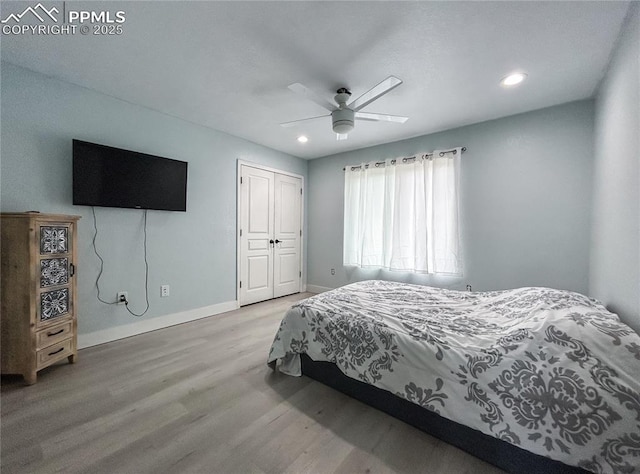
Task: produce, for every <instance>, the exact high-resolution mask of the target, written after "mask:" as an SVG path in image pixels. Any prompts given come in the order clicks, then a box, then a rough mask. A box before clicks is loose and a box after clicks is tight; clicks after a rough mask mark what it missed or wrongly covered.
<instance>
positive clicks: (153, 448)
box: [0, 294, 502, 474]
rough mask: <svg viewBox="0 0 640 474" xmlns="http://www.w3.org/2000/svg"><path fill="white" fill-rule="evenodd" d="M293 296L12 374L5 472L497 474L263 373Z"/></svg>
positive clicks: (335, 398)
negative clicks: (34, 379)
mask: <svg viewBox="0 0 640 474" xmlns="http://www.w3.org/2000/svg"><path fill="white" fill-rule="evenodd" d="M305 296H309V295H308V294H306V295H292V296H289V297H284V298H279V299H276V300H273V301H269V302H265V303H259V304H255V305H251V306H248V307H244V308H241V309H239V310H237V311H232V312H229V313H225V314H220V315H216V316H212V317H209V318H205V319H201V320H198V321H194V322H190V323H186V324H182V325H179V326H174V327H171V328H167V329H162V330H159V331H154V332H151V333H147V334H143V335H140V336H135V337H131V338H128V339H123V340H120V341H116V342H112V343H109V344H103V345H101V346H96V347H91V348H87V349H83V350H81V351H80V353H79V356H78V362H77V363H76V364H74V365H69V364H65V363H61V364H57V365H55V366H53V367H50V368H48V369H45V370H43V371H41V372H39V373H38V383H37V384H35V385H32V386H24V384H23V382H22V379H21V378H18V377H3V378H2V391H1V411H2V419H1V434H2V438H1V443H2V448H1V466H0V467H1V469H2V473H3V474H8V473H53V472H64V473H77V472H86V473H118V474H120V473H122V474H128V473H132V474H135V473H153V474H159V473H165V472H166V473H186V472H198V473H236V472H237V473H263V472H264V473H280V472H287V473H305V472H309V473H325V472H326V473H334V472H335V473H360V472H361V473H389V472H415V473H464V472H468V473H486V474H489V473H500V472H502V471H500V470H499V469H497V468H495V467H493V466H491V465H489V464H486V463H484V462H482V461H480V460H478V459H476V458H474V457H472V456H470V455H468V454H466V453H464V452H463V451H460V450H458V449H456V448H454V447H452V446H450V445H447V444H445V443H443V442H441V441H438V440H436V439H435V438H432V437H431V436H429V435H427V434H425V433H422V432H420V431H418V430H416V429H414V428H412V427H410V426H409V425H406V424H405V423H402V422H400V421H398V420H396V419H394V418H392V417H390V416H388V415H386V414H384V413H382V412H380V411H378V410H375V409H373V408H370V407H368V406H366V405H364V404H362V403H360V402H358V401H356V400H354V399H352V398H350V397H348V396H346V395H343V394H341V393H339V392H337V391H335V390H332V389H330V388H328V387H326V386H324V385H322V384H320V383H318V382H315V381H312V380H311V379H308V378H307V377H288V376H285V375H282V374H279V373H273V372H272V371H271V370H270V369H269V368H268V367H267V366H266V364H265V362H266V357H267V354H268V352H269V347H270V345H271V342H272V339H273V336H274V335H275V332H276V329H277V328H278V324H279V322H280V320H281V318H282V315H283V314H284V312H285V311H286V309H287V308H288V307H289V306H290V305H291V304H292V302H294V301H296V300H298V299H300V298H302V297H305Z"/></svg>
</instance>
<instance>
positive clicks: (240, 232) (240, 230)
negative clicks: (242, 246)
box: [240, 229, 242, 237]
mask: <svg viewBox="0 0 640 474" xmlns="http://www.w3.org/2000/svg"><path fill="white" fill-rule="evenodd" d="M240 237H242V229H240Z"/></svg>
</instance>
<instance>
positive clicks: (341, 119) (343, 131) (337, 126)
mask: <svg viewBox="0 0 640 474" xmlns="http://www.w3.org/2000/svg"><path fill="white" fill-rule="evenodd" d="M400 84H402V81H401V80H400V79H398V78H397V77H394V76H389V77H388V78H386V79H385V80H384V81H382V82H381V83H379V84H378V85H376V86H375V87H372V88H371V89H369V90H368V91H367V92H365V93H364V94H362V95H361V96H360V97H358V98H357V99H356V100H354V101H352V102H351V103H350V104H349V105H347V101H348V100H349V99H350V98H351V92H350V91H349V89H347V88H345V87H341V88H340V89H338V90H337V91H336V95H335V97H334V100H335V102H336V104H338V106H337V107H336V106H335V105H333V104H331V103H330V102H329V101H327V100H325V99H323V98H322V97H321V96H319V95H318V94H316V93H315V92H313V91H312V90H311V89H309V88H307V87H305V86H303V85H302V84H299V83H295V84H291V85H290V86H289V89H290V90H291V91H293V92H295V93H297V94H300V95H304V96H305V97H306V98H307V99H309V100H311V101H312V102H315V103H316V104H318V105H320V106H321V107H323V108H325V109H327V110H328V111H329V112H331V114H330V115H331V128H332V129H333V131H334V132H335V133H336V138H337V139H338V140H345V139H346V138H347V134H348V133H349V132H350V131H351V130H353V128H354V127H355V119H356V118H359V119H362V120H367V121H373V122H395V123H404V122H406V121H407V117H401V116H397V115H387V114H374V113H367V112H359V110H360V109H362V108H364V107H366V106H367V105H369V104H370V103H371V102H373V101H374V100H376V99H378V98H380V97H382V96H383V95H384V94H386V93H387V92H389V91H391V90H392V89H395V88H396V87H398V86H399V85H400ZM323 117H326V116H321V117H311V118H307V119H302V120H294V121H292V122H284V123H281V124H280V125H281V126H283V127H291V126H294V125H297V124H299V123H303V122H307V121H309V120H315V119H318V118H323Z"/></svg>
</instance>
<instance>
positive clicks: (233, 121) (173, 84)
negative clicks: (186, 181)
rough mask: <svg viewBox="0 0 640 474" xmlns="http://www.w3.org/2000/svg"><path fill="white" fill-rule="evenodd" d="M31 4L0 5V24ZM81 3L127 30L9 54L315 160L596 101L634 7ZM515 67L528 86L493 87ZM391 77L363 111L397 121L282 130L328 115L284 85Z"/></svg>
mask: <svg viewBox="0 0 640 474" xmlns="http://www.w3.org/2000/svg"><path fill="white" fill-rule="evenodd" d="M30 3H35V2H30ZM30 3H27V5H28V4H30ZM56 3H58V4H60V6H61V2H49V4H50V5H51V4H56ZM24 6H25V3H22V4H20V5H18V6H16V5H15V4H12V3H8V2H3V5H2V11H1V13H2V18H6V16H7V14H8V13H11V12H14V11H21V10H22V9H24ZM81 6H84V8H85V9H88V10H90V9H93V10H98V9H105V10H107V9H108V10H111V11H112V12H115V11H117V10H123V11H125V13H126V22H125V23H124V24H123V30H124V34H122V35H121V36H112V37H93V36H90V35H89V36H82V35H74V36H31V35H21V36H9V35H3V38H2V44H1V47H2V59H3V60H6V61H9V62H11V63H14V64H18V65H21V66H24V67H27V68H30V69H33V70H35V71H39V72H41V73H44V74H47V75H50V76H53V77H57V78H60V79H62V80H65V81H69V82H72V83H74V84H78V85H81V86H84V87H88V88H90V89H94V90H96V91H99V92H102V93H105V94H108V95H111V96H114V97H118V98H121V99H124V100H126V101H129V102H132V103H135V104H140V105H143V106H146V107H149V108H152V109H155V110H158V111H160V112H163V113H166V114H169V115H172V116H175V117H180V118H182V119H185V120H188V121H190V122H194V123H197V124H202V125H205V126H207V127H211V128H214V129H217V130H222V131H224V132H227V133H230V134H232V135H236V136H238V137H242V138H245V139H247V140H251V141H253V142H256V143H260V144H262V145H266V146H268V147H271V148H274V149H276V150H281V151H283V152H286V153H290V154H292V155H295V156H299V157H302V158H317V157H320V156H325V155H329V154H333V153H339V152H343V151H348V150H353V149H357V148H362V147H367V146H372V145H376V144H380V143H386V142H391V141H396V140H401V139H405V138H409V137H413V136H418V135H424V134H427V133H432V132H436V131H440V130H445V129H450V128H454V127H458V126H461V125H466V124H471V123H476V122H481V121H485V120H489V119H493V118H498V117H504V116H508V115H512V114H516V113H520V112H525V111H529V110H534V109H539V108H543V107H547V106H551V105H555V104H560V103H564V102H569V101H573V100H579V99H584V98H588V97H592V96H593V94H594V92H595V90H596V88H597V85H598V83H599V81H600V80H601V78H602V77H603V75H604V71H605V69H606V66H607V64H608V60H609V55H610V54H611V51H612V49H613V47H614V44H615V41H616V38H617V36H618V33H619V31H620V28H621V25H622V22H623V19H624V16H625V13H626V11H627V9H628V6H629V3H628V2H525V1H522V2H520V1H518V2H515V1H514V2H426V1H425V2H415V1H412V2H391V1H385V2H364V1H359V2H324V1H310V2H283V1H263V2H187V1H184V2H94V3H79V2H67V3H66V8H67V9H70V8H75V9H80V7H81ZM516 69H518V70H523V71H526V72H527V73H528V74H529V78H528V80H527V81H526V82H525V83H524V84H523V85H522V86H521V87H519V88H516V89H509V90H505V89H503V88H501V87H499V85H498V82H499V80H500V79H501V78H502V77H503V76H504V75H506V74H507V73H508V72H510V71H512V70H516ZM389 75H395V76H397V77H399V78H400V79H402V80H403V81H404V84H402V85H401V86H400V87H398V88H396V89H395V90H393V91H391V92H390V93H389V94H387V95H386V96H384V97H382V98H381V99H380V100H378V101H376V102H374V103H373V104H371V105H369V106H368V107H366V108H365V109H363V111H364V112H378V113H388V114H393V115H406V116H408V117H410V118H409V120H408V121H407V122H406V123H405V124H402V125H401V124H395V123H376V122H356V128H355V130H353V132H351V133H350V134H349V139H348V140H346V141H336V139H335V134H334V133H333V132H332V131H331V121H330V119H329V118H327V119H326V120H320V121H316V122H314V123H308V124H306V125H304V126H300V127H297V128H282V127H280V126H279V123H280V122H286V121H291V120H296V119H301V118H306V117H311V116H316V115H323V114H324V113H327V112H325V111H324V110H323V109H322V108H321V107H319V106H318V105H316V104H314V103H313V102H309V101H307V100H305V99H304V98H302V97H300V96H298V95H296V94H294V93H293V92H291V91H289V90H288V89H287V86H288V85H289V84H291V83H294V82H301V83H303V84H304V85H306V86H308V87H310V88H312V89H314V90H316V91H317V92H319V93H321V94H322V95H324V96H326V98H327V99H330V100H331V98H332V97H333V95H334V94H335V90H336V89H337V88H339V87H348V88H349V89H351V91H352V92H353V97H357V96H359V95H360V94H361V93H363V92H365V91H366V90H368V89H369V88H370V87H372V86H374V85H375V84H377V83H378V82H380V81H381V80H383V79H384V78H386V77H387V76H389ZM96 113H99V111H96ZM300 134H305V135H307V136H308V137H309V142H308V143H306V144H304V145H303V144H300V143H298V142H297V141H296V137H297V136H298V135H300Z"/></svg>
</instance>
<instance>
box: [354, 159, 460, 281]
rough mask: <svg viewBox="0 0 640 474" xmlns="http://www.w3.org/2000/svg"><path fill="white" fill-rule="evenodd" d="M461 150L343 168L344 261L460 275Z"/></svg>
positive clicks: (361, 265)
mask: <svg viewBox="0 0 640 474" xmlns="http://www.w3.org/2000/svg"><path fill="white" fill-rule="evenodd" d="M461 153H462V149H461V148H456V149H455V150H450V151H446V152H441V151H435V152H433V153H432V154H425V155H421V156H416V157H414V158H411V159H403V160H397V161H396V160H386V161H385V162H384V163H369V164H364V163H363V164H362V165H360V166H348V167H347V168H345V177H344V255H343V263H344V264H345V265H356V266H360V267H380V268H387V269H389V270H402V271H408V272H415V273H433V274H445V275H461V274H462V272H461V262H460V260H461V259H460V245H459V235H458V175H459V166H460V164H459V163H460V155H461Z"/></svg>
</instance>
